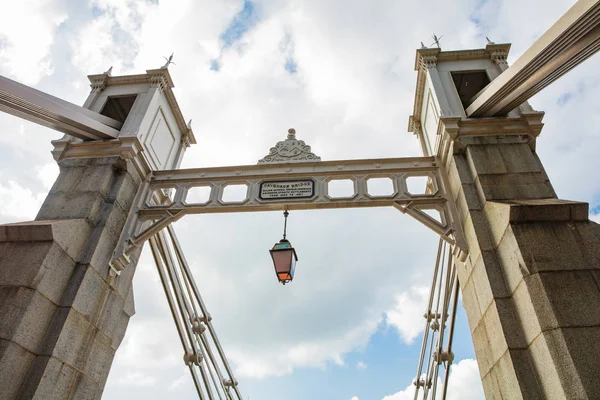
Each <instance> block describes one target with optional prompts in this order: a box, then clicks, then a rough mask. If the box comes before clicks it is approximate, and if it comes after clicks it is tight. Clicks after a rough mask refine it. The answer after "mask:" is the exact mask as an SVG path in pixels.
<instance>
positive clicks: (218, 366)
mask: <svg viewBox="0 0 600 400" xmlns="http://www.w3.org/2000/svg"><path fill="white" fill-rule="evenodd" d="M149 242H150V248H151V250H152V255H153V257H154V260H155V263H156V267H157V269H158V272H159V277H160V280H161V283H162V285H163V289H164V292H165V296H166V297H167V302H168V304H169V308H170V310H171V314H172V316H173V320H174V321H175V326H176V328H177V333H178V334H179V338H180V340H181V344H182V347H183V349H184V356H183V360H184V362H185V364H186V365H187V366H188V368H189V370H190V374H191V376H192V380H193V382H194V385H195V387H196V391H197V393H198V397H199V398H200V399H201V400H205V399H206V400H217V399H218V400H242V395H241V393H240V390H239V388H238V383H237V381H236V379H235V377H234V375H233V371H232V369H231V367H230V366H229V363H228V361H227V359H226V358H225V354H224V352H223V348H222V347H221V344H220V343H219V340H218V338H217V335H216V333H215V330H214V327H213V326H212V323H211V320H212V317H211V316H210V314H209V313H208V310H207V309H206V306H205V304H204V302H203V300H202V297H201V296H200V293H199V291H198V287H197V286H196V283H195V281H194V279H193V276H192V274H191V270H190V268H189V265H188V264H187V261H186V260H185V257H184V255H183V250H182V248H181V245H180V244H179V241H178V240H177V236H176V235H175V231H174V229H173V227H172V226H169V227H168V228H167V231H166V232H165V231H164V230H163V231H161V232H158V233H157V234H155V235H154V236H152V237H151V238H150V239H149ZM214 349H216V352H215V351H214Z"/></svg>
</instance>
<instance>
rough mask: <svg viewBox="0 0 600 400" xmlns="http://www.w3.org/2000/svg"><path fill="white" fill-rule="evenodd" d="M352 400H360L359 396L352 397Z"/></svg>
mask: <svg viewBox="0 0 600 400" xmlns="http://www.w3.org/2000/svg"><path fill="white" fill-rule="evenodd" d="M350 400H359V399H358V396H352V398H351V399H350Z"/></svg>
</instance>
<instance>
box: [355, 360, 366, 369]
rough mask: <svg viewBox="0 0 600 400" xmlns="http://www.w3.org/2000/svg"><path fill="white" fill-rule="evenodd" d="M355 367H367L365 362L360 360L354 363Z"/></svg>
mask: <svg viewBox="0 0 600 400" xmlns="http://www.w3.org/2000/svg"><path fill="white" fill-rule="evenodd" d="M356 368H357V369H367V364H365V363H364V362H362V361H359V362H357V363H356Z"/></svg>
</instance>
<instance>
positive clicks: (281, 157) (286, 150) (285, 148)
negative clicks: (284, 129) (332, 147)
mask: <svg viewBox="0 0 600 400" xmlns="http://www.w3.org/2000/svg"><path fill="white" fill-rule="evenodd" d="M311 161H321V157H319V156H317V155H315V154H314V153H313V152H312V151H311V150H310V146H308V145H307V144H306V143H304V141H303V140H297V139H296V130H295V129H294V128H290V129H288V135H287V139H286V140H283V141H281V142H277V144H276V145H275V147H271V149H270V150H269V154H267V155H266V156H264V157H263V158H261V159H260V160H258V163H259V164H266V163H286V162H311Z"/></svg>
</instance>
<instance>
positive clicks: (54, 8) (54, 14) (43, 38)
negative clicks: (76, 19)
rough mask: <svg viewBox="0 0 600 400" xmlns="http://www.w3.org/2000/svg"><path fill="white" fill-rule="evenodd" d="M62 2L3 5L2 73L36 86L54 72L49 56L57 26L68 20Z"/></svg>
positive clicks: (47, 0)
mask: <svg viewBox="0 0 600 400" xmlns="http://www.w3.org/2000/svg"><path fill="white" fill-rule="evenodd" d="M63 3H64V2H62V1H60V0H22V1H6V0H3V1H0V9H2V10H4V12H2V13H0V73H1V74H3V75H8V76H9V77H12V78H14V79H17V80H19V81H22V82H24V83H27V84H35V83H37V82H38V81H39V80H40V79H41V78H42V77H44V76H48V75H51V74H52V72H53V71H54V68H53V63H52V60H51V56H50V50H51V46H52V44H53V42H54V36H55V34H56V30H57V28H58V26H59V25H60V24H61V23H63V22H64V21H65V20H66V19H67V14H66V11H65V9H64V4H63Z"/></svg>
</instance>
